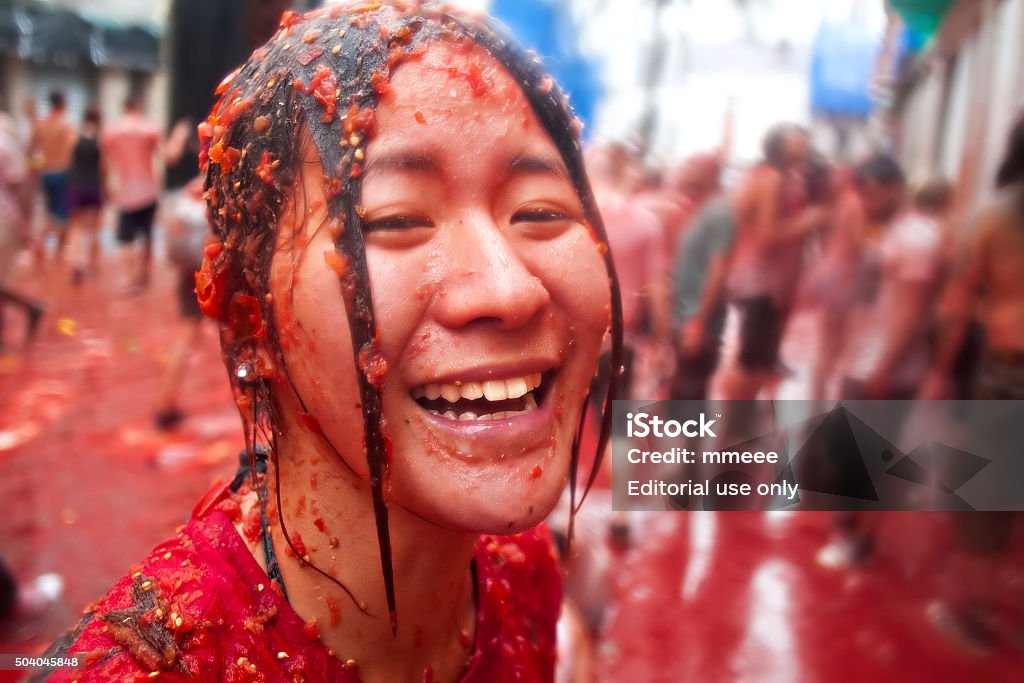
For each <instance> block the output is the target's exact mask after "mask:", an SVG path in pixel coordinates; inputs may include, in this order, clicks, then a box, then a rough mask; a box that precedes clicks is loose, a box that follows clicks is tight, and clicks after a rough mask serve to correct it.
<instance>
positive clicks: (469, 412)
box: [459, 410, 477, 420]
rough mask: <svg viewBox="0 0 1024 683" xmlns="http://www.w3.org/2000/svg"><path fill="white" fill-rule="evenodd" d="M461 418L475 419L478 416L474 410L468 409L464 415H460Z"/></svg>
mask: <svg viewBox="0 0 1024 683" xmlns="http://www.w3.org/2000/svg"><path fill="white" fill-rule="evenodd" d="M459 419H460V420H475V419H477V417H476V413H474V412H473V411H472V410H467V411H466V412H464V413H463V414H462V415H459Z"/></svg>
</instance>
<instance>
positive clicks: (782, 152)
mask: <svg viewBox="0 0 1024 683" xmlns="http://www.w3.org/2000/svg"><path fill="white" fill-rule="evenodd" d="M794 134H799V135H804V136H806V135H807V129H805V128H804V127H803V126H798V125H797V124H795V123H777V124H775V125H774V126H772V127H771V128H769V129H768V132H767V133H765V135H764V140H763V141H762V143H761V151H762V153H763V154H764V161H765V163H767V164H768V165H769V166H775V167H776V168H781V167H783V166H785V164H786V140H787V139H788V138H789V136H790V135H794Z"/></svg>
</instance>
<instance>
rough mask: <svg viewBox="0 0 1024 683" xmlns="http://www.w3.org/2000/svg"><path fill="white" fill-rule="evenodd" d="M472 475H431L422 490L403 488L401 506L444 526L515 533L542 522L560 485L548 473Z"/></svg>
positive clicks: (560, 481)
mask: <svg viewBox="0 0 1024 683" xmlns="http://www.w3.org/2000/svg"><path fill="white" fill-rule="evenodd" d="M476 474H477V475H478V476H476V477H474V481H472V482H467V481H465V480H464V479H461V478H460V479H457V480H454V481H452V480H446V479H445V478H443V477H435V478H434V479H433V480H432V481H431V482H430V484H429V487H428V488H425V489H424V488H421V489H420V490H419V491H416V492H413V491H405V492H403V494H402V497H401V498H400V499H402V500H403V501H405V502H404V503H403V507H405V508H406V509H408V510H409V511H410V512H412V513H413V514H415V515H417V516H419V517H422V518H423V519H426V520H427V521H429V522H432V523H433V524H435V525H437V526H439V527H442V528H445V529H450V530H457V531H463V532H466V533H471V534H499V535H508V534H516V533H519V532H521V531H525V530H527V529H531V528H533V527H535V526H537V524H539V523H540V522H542V521H544V519H545V518H546V517H547V515H548V514H549V513H550V512H551V510H552V509H553V508H554V507H555V504H556V503H557V502H558V498H559V496H560V494H561V491H562V488H563V487H564V485H565V478H564V477H562V476H559V475H558V473H557V472H554V471H552V472H551V473H550V474H545V473H543V472H536V473H533V474H532V475H531V472H530V471H529V470H528V471H526V472H524V473H518V472H515V473H513V474H511V475H510V474H508V473H500V474H499V473H494V476H493V477H491V476H487V474H489V473H482V472H479V471H477V472H476ZM479 475H483V476H479Z"/></svg>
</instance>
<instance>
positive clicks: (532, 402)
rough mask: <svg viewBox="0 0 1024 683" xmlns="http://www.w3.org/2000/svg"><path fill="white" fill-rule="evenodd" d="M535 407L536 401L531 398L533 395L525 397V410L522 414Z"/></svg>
mask: <svg viewBox="0 0 1024 683" xmlns="http://www.w3.org/2000/svg"><path fill="white" fill-rule="evenodd" d="M536 407H537V399H535V398H534V397H533V394H527V395H526V409H525V410H524V411H523V412H528V411H530V410H533V409H535V408H536Z"/></svg>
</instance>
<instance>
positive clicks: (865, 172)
mask: <svg viewBox="0 0 1024 683" xmlns="http://www.w3.org/2000/svg"><path fill="white" fill-rule="evenodd" d="M868 181H873V182H876V183H878V184H879V185H884V186H886V187H893V186H899V187H903V186H904V185H906V184H907V178H906V176H905V175H903V169H901V168H900V165H899V164H898V163H896V160H895V159H893V158H892V157H891V156H889V155H888V154H875V155H874V156H871V157H869V158H868V159H866V160H864V161H862V162H861V163H860V164H858V165H857V168H856V170H855V171H854V182H855V183H856V184H857V185H858V186H863V185H864V184H865V183H866V182H868Z"/></svg>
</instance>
